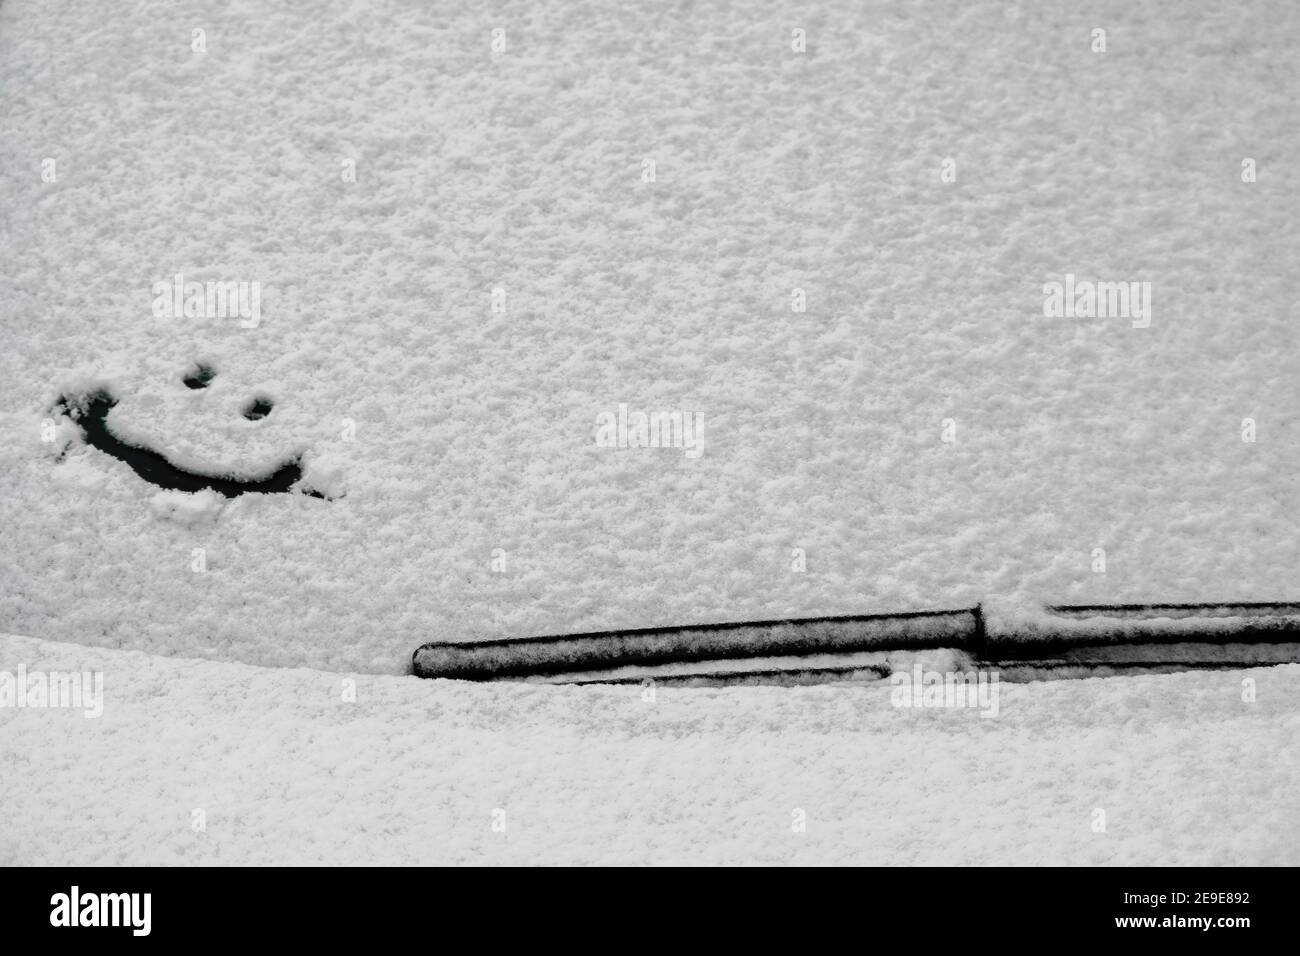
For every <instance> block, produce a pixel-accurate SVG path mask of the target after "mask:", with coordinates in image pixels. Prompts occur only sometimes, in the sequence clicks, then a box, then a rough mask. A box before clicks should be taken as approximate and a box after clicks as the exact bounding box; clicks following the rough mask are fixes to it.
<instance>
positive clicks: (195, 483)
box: [54, 365, 328, 500]
mask: <svg viewBox="0 0 1300 956" xmlns="http://www.w3.org/2000/svg"><path fill="white" fill-rule="evenodd" d="M215 374H216V373H215V372H214V371H213V370H212V369H211V368H210V367H208V366H205V365H199V366H197V367H196V368H195V369H194V370H192V371H191V372H190V373H188V374H187V375H186V376H185V378H184V379H183V381H184V383H185V385H186V386H187V387H188V388H191V389H200V388H205V387H207V385H208V383H209V382H211V381H212V379H213V377H214V376H215ZM116 404H117V399H116V397H114V396H113V395H111V394H110V393H109V392H107V391H105V390H99V391H95V392H91V393H88V394H85V395H81V396H68V395H65V396H63V397H61V398H60V399H59V400H58V402H56V403H55V406H54V408H55V410H56V411H62V412H63V413H64V414H66V415H67V416H68V417H69V418H70V419H72V421H74V422H75V423H76V424H77V425H78V426H79V427H80V429H81V433H82V435H83V437H84V438H85V441H86V444H88V445H90V446H91V447H93V448H98V449H99V450H100V451H102V452H104V453H105V454H107V455H112V456H113V457H114V458H116V459H117V460H118V461H121V462H124V463H126V464H127V465H129V466H130V467H131V469H132V470H133V471H134V472H135V473H136V474H137V475H139V476H140V477H141V478H143V479H144V480H145V481H147V482H149V483H150V484H153V485H157V486H158V487H159V488H166V489H168V490H170V491H187V492H196V491H203V490H205V489H211V490H212V491H216V492H220V493H221V494H223V495H225V496H226V497H227V498H234V497H237V496H238V495H242V494H247V493H250V492H251V493H254V494H273V493H277V492H280V493H291V492H295V491H297V492H301V493H302V494H306V495H310V496H311V497H313V498H322V499H325V495H323V494H321V493H320V492H319V491H313V490H311V489H308V488H299V487H298V482H299V481H300V480H301V479H302V463H301V456H300V455H295V456H294V457H293V458H291V459H289V460H288V461H286V462H285V463H284V464H282V465H280V466H279V467H278V468H276V469H275V470H273V471H271V472H270V473H268V474H266V475H264V476H262V477H259V478H235V477H231V476H230V475H223V474H219V473H211V472H205V471H193V470H189V469H185V468H180V467H178V466H177V465H175V464H173V463H172V462H171V461H170V460H169V459H168V458H167V456H166V455H164V454H163V453H161V452H159V451H156V450H154V449H152V448H146V447H144V446H143V445H137V444H131V443H129V442H125V441H123V440H122V439H120V438H118V437H117V435H115V434H114V433H113V430H112V429H111V428H110V427H109V425H108V413H109V411H110V410H112V408H113V406H114V405H116ZM273 407H274V406H273V404H272V402H271V401H270V399H267V398H264V397H256V398H254V399H252V400H251V401H250V402H249V403H248V404H247V405H246V406H245V408H244V417H245V418H247V419H250V420H252V421H256V420H258V419H262V418H265V417H266V416H267V415H268V414H270V412H271V410H272V408H273ZM325 500H328V499H325Z"/></svg>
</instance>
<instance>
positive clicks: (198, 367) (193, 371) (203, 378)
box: [181, 362, 217, 388]
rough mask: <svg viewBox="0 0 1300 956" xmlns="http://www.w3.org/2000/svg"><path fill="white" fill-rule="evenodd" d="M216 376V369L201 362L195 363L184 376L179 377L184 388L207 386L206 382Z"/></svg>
mask: <svg viewBox="0 0 1300 956" xmlns="http://www.w3.org/2000/svg"><path fill="white" fill-rule="evenodd" d="M216 377H217V370H216V369H214V368H213V367H212V366H211V365H204V364H203V363H202V362H198V363H195V364H194V365H193V366H192V367H191V368H190V370H189V371H188V372H186V373H185V377H184V378H182V379H181V381H182V382H184V383H185V387H186V388H207V387H208V383H209V382H211V381H212V380H213V379H214V378H216Z"/></svg>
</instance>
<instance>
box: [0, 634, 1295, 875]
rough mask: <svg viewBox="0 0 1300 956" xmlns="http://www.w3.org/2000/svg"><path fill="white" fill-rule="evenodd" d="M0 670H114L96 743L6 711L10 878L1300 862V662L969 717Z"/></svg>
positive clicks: (1082, 688) (848, 690) (131, 666)
mask: <svg viewBox="0 0 1300 956" xmlns="http://www.w3.org/2000/svg"><path fill="white" fill-rule="evenodd" d="M0 660H4V661H5V662H7V663H8V665H9V666H11V667H12V666H15V662H18V661H21V662H24V663H25V664H26V666H27V668H28V670H29V671H35V670H44V671H53V670H59V671H75V670H91V671H96V670H98V671H102V672H103V673H104V711H103V715H102V716H101V717H99V718H97V719H87V718H85V717H83V716H81V714H80V712H78V711H75V710H32V709H24V710H19V709H12V708H11V709H3V708H0V766H5V767H8V768H11V769H10V770H9V771H8V772H6V773H5V774H4V776H3V778H0V806H3V808H4V820H5V824H4V826H3V827H2V828H0V863H9V862H15V861H22V862H30V863H44V864H56V865H58V864H77V865H81V864H94V863H101V864H124V863H141V864H179V863H185V864H198V863H212V864H244V863H247V864H263V863H279V864H295V863H305V864H314V863H321V864H337V863H514V864H534V863H625V864H641V863H685V864H702V863H818V864H824V863H863V864H867V863H875V864H886V863H901V864H933V865H952V864H983V863H1012V864H1033V863H1061V864H1066V863H1069V864H1150V865H1158V864H1241V863H1247V862H1249V863H1259V864H1286V865H1292V866H1294V865H1296V864H1300V845H1298V844H1297V842H1296V839H1295V820H1296V817H1297V813H1298V812H1300V797H1297V792H1296V788H1295V780H1296V779H1297V774H1298V773H1300V751H1298V750H1297V748H1296V747H1295V746H1294V741H1295V739H1296V735H1297V734H1300V714H1297V713H1296V709H1295V701H1296V699H1297V697H1298V696H1300V665H1287V666H1283V667H1275V668H1268V669H1259V670H1252V671H1237V672H1230V671H1223V672H1209V673H1194V674H1173V675H1165V676H1158V677H1156V676H1145V677H1134V678H1124V679H1118V680H1111V679H1107V680H1086V681H1055V682H1042V683H1033V684H1007V685H1003V686H1002V687H1001V701H1000V712H999V715H998V717H997V719H992V720H987V719H984V718H982V717H981V716H980V715H979V713H978V712H977V711H976V710H972V709H964V710H962V709H958V710H952V709H908V708H896V707H894V706H892V704H891V700H890V688H889V685H888V684H878V685H875V687H874V688H873V687H861V686H855V687H834V686H826V687H817V688H745V689H737V690H710V689H703V690H672V689H668V688H663V689H659V690H658V691H657V693H656V694H655V695H654V699H653V701H647V700H645V699H644V698H643V690H642V688H640V687H638V686H635V685H634V686H632V687H581V688H579V687H545V686H538V685H532V684H469V683H463V682H456V681H425V680H420V679H418V678H414V677H389V676H383V675H365V674H341V673H327V672H321V671H315V670H307V669H302V668H292V669H264V668H257V667H251V666H248V665H244V664H238V663H222V662H212V661H195V660H177V659H169V658H164V657H159V656H156V655H147V654H143V653H140V652H130V651H111V650H103V649H98V648H87V647H84V646H79V645H71V644H56V643H50V642H44V641H36V640H32V639H29V638H18V637H0ZM1247 678H1250V679H1253V680H1254V682H1255V700H1254V702H1253V703H1247V702H1245V701H1244V700H1243V681H1244V680H1246V679H1247ZM346 681H355V702H353V703H348V702H346V701H345V700H344V693H345V689H346V688H345V682H346ZM143 742H147V746H146V745H145V744H144V743H143ZM196 810H201V811H203V812H204V816H203V817H202V818H201V819H202V820H203V829H201V830H198V831H196V829H195V825H194V821H195V820H196V819H200V818H198V817H196V816H195V811H196ZM796 810H802V811H803V812H804V814H805V817H806V830H804V831H803V832H799V831H797V830H796V828H795V823H796V821H797V819H798V818H797V817H796V815H795V811H796ZM1097 810H1102V811H1104V813H1105V818H1104V822H1105V830H1104V832H1097V831H1095V830H1094V821H1095V820H1097V819H1099V818H1098V817H1097V816H1096V811H1097ZM496 811H500V812H499V813H496V815H495V816H494V812H496ZM496 821H500V823H503V824H504V831H500V830H494V829H493V824H494V822H496Z"/></svg>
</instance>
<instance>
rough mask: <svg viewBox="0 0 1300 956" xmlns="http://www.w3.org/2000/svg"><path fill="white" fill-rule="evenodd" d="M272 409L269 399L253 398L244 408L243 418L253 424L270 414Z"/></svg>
mask: <svg viewBox="0 0 1300 956" xmlns="http://www.w3.org/2000/svg"><path fill="white" fill-rule="evenodd" d="M274 407H275V406H274V405H273V404H272V402H271V400H270V399H269V398H255V399H253V400H252V401H251V402H249V403H248V404H247V405H245V406H244V417H245V418H247V419H248V420H249V421H250V422H255V421H257V420H258V419H259V418H265V417H266V416H267V415H269V414H271V409H272V408H274Z"/></svg>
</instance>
